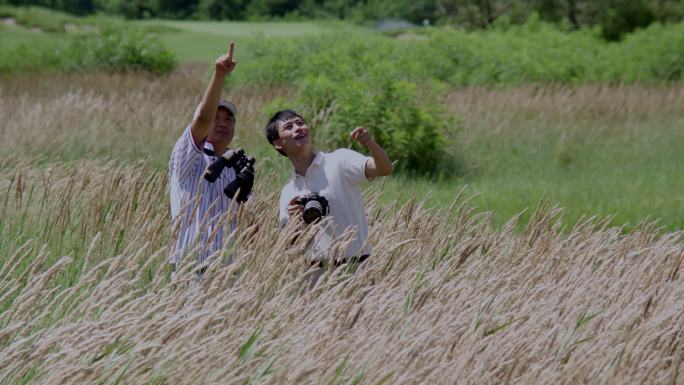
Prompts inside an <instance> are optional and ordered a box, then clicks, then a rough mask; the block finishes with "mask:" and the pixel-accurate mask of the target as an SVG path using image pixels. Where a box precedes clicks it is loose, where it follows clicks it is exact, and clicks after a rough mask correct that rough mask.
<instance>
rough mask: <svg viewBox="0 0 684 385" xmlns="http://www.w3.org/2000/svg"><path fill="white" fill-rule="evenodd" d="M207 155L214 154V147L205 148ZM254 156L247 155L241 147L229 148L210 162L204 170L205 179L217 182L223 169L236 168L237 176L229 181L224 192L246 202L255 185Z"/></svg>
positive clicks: (231, 197) (230, 196) (229, 196)
mask: <svg viewBox="0 0 684 385" xmlns="http://www.w3.org/2000/svg"><path fill="white" fill-rule="evenodd" d="M204 152H205V154H207V155H210V156H214V152H213V148H207V147H205V148H204ZM255 162H256V160H255V159H254V157H252V156H250V157H248V156H246V155H245V151H244V150H243V149H241V148H238V149H237V150H231V149H227V150H226V152H224V153H223V155H221V156H220V157H219V158H218V159H217V160H216V161H215V162H214V163H212V164H210V165H209V166H208V167H207V169H206V170H205V171H204V179H206V180H207V181H208V182H209V183H214V182H216V179H218V178H219V177H220V176H221V173H222V172H223V169H225V168H226V167H230V168H232V169H233V170H235V173H236V175H237V176H236V178H235V180H234V181H232V182H230V183H228V186H226V188H225V189H223V193H224V194H226V195H227V196H228V198H230V199H235V200H237V201H238V202H245V201H246V200H247V197H248V196H249V193H250V192H251V191H252V187H253V186H254V163H255Z"/></svg>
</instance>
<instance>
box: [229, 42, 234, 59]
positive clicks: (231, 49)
mask: <svg viewBox="0 0 684 385" xmlns="http://www.w3.org/2000/svg"><path fill="white" fill-rule="evenodd" d="M234 47H235V43H233V42H232V41H231V42H230V44H229V45H228V57H229V58H231V59H232V58H233V48H234Z"/></svg>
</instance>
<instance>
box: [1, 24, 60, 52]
mask: <svg viewBox="0 0 684 385" xmlns="http://www.w3.org/2000/svg"><path fill="white" fill-rule="evenodd" d="M0 36H2V38H0V46H2V47H6V48H11V47H15V46H17V45H19V44H27V45H33V44H61V43H63V42H66V41H67V40H68V39H69V37H68V36H67V35H65V34H55V33H46V32H36V31H32V30H31V29H29V28H25V27H22V26H20V25H6V24H0Z"/></svg>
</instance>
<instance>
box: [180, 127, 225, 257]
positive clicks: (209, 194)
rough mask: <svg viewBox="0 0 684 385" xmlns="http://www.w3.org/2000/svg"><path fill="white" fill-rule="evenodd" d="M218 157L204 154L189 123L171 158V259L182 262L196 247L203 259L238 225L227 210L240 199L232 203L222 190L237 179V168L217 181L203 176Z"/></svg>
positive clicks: (196, 253)
mask: <svg viewBox="0 0 684 385" xmlns="http://www.w3.org/2000/svg"><path fill="white" fill-rule="evenodd" d="M200 145H202V144H201V143H200ZM215 160H216V158H215V157H212V156H208V155H206V154H204V153H203V152H202V150H201V149H200V148H198V147H197V145H196V144H195V142H194V140H193V139H192V134H191V132H190V126H188V127H187V128H186V129H185V131H183V134H182V135H181V137H180V138H179V139H178V141H177V142H176V145H175V146H174V147H173V152H172V153H171V160H170V161H169V193H170V202H171V218H172V221H173V230H174V241H173V245H172V248H171V255H170V258H169V262H170V263H178V262H180V260H181V259H182V258H183V257H184V256H185V255H186V254H187V253H188V252H190V251H192V250H193V249H194V248H195V247H197V249H196V251H195V254H194V255H195V256H196V258H197V262H198V263H201V262H203V261H204V260H206V258H207V257H209V256H210V255H211V254H212V253H214V252H215V251H217V250H220V249H221V247H222V246H223V240H224V235H227V234H229V233H230V231H232V230H233V229H235V220H234V219H233V218H228V215H225V214H226V213H227V212H228V210H229V209H230V208H231V207H233V211H234V212H235V211H236V209H237V203H233V202H232V201H231V199H229V198H228V197H227V196H226V194H224V193H223V189H224V188H225V187H226V185H227V184H228V183H230V182H231V181H233V180H235V170H233V169H232V168H230V167H229V168H226V169H224V170H223V172H222V173H221V176H220V177H219V178H218V179H217V180H216V181H215V182H214V183H209V182H207V181H206V180H205V179H204V177H203V175H204V170H205V169H206V168H207V166H208V165H209V164H211V163H213V162H214V161H215ZM231 204H232V205H233V206H231ZM228 222H230V223H228ZM226 227H228V229H226ZM224 230H226V231H224Z"/></svg>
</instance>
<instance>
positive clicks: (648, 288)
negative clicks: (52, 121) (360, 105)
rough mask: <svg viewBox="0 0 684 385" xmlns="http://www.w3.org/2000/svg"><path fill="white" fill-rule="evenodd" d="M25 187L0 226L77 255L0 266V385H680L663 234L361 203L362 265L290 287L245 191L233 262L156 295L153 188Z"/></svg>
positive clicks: (162, 220) (258, 205)
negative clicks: (499, 223)
mask: <svg viewBox="0 0 684 385" xmlns="http://www.w3.org/2000/svg"><path fill="white" fill-rule="evenodd" d="M36 174H40V172H35V171H32V170H31V169H30V168H29V169H21V170H19V171H17V172H15V173H13V174H12V175H15V176H12V177H9V176H8V175H7V174H6V173H5V172H3V178H2V181H3V182H2V185H1V186H0V187H1V188H2V191H3V192H7V193H6V194H5V196H4V197H3V199H4V202H3V208H2V217H3V218H4V219H3V220H7V218H12V221H13V223H12V224H11V225H10V226H15V227H16V229H17V232H18V234H19V235H22V229H24V230H25V229H27V228H36V226H35V224H39V226H37V228H41V227H43V226H48V227H49V228H50V230H49V231H50V233H51V234H52V236H50V237H48V238H51V237H59V236H60V234H67V233H69V234H72V235H70V236H66V235H65V236H64V237H65V238H66V241H68V240H69V239H70V237H73V238H74V239H73V240H74V241H75V242H80V243H81V244H83V245H84V246H85V245H88V246H87V248H86V247H84V249H83V250H81V251H75V252H72V253H71V254H69V255H53V254H54V253H53V252H52V250H55V248H57V250H60V249H59V248H58V247H57V246H54V245H53V246H52V249H51V248H49V247H44V246H42V245H43V244H44V243H46V242H47V243H48V244H50V240H49V239H47V240H46V239H41V238H40V237H39V236H38V235H37V234H36V235H35V236H32V237H31V239H30V240H25V241H24V240H22V241H21V242H18V243H16V244H15V245H13V252H12V255H7V256H5V257H4V258H3V263H2V268H1V269H0V287H1V288H0V306H2V307H1V309H2V312H1V313H0V325H2V331H1V332H0V349H1V350H0V378H2V379H3V383H5V384H15V383H32V384H33V383H35V384H84V383H93V384H94V383H103V384H114V383H120V384H197V383H207V384H238V383H239V384H244V383H254V384H256V383H269V384H276V383H311V384H329V383H333V384H337V383H340V384H341V383H362V384H378V383H386V384H390V383H391V384H418V383H437V384H439V383H444V384H452V383H492V384H493V383H525V384H527V383H567V384H571V383H572V384H574V383H602V384H625V383H670V384H676V383H682V382H683V381H684V374H682V373H680V367H681V360H682V355H683V352H684V350H683V345H682V338H683V335H682V327H683V326H684V282H683V281H682V280H683V278H682V274H681V270H682V267H683V263H682V261H683V259H684V247H683V244H682V234H681V233H670V234H662V233H660V232H659V231H658V229H657V228H655V227H654V226H653V225H649V224H644V225H643V226H641V227H639V228H638V229H636V230H634V231H633V232H630V233H629V234H623V233H622V232H621V231H620V229H618V228H610V227H608V226H607V225H606V223H607V222H606V221H600V220H587V221H583V222H581V223H579V224H577V225H576V226H574V227H573V228H571V229H566V231H565V232H563V231H561V230H562V229H561V225H560V223H559V221H558V220H559V218H558V217H559V215H561V214H560V211H559V210H557V209H554V208H550V207H548V206H547V205H545V204H541V205H540V207H538V209H537V210H536V212H535V214H534V215H533V218H532V220H531V221H530V223H529V224H528V225H527V226H526V227H525V229H524V231H523V232H522V233H516V232H515V231H514V228H515V221H516V219H515V218H513V219H511V221H510V222H509V223H508V224H507V225H506V226H504V227H503V228H502V229H500V230H495V229H494V228H493V227H492V225H491V214H490V213H484V214H482V213H481V214H476V213H474V212H473V211H472V210H471V209H470V208H469V206H468V202H467V199H463V198H462V197H461V198H459V197H455V200H454V204H453V206H452V207H451V208H450V209H449V210H428V209H426V208H424V206H423V205H422V204H421V203H420V202H416V201H411V202H409V203H407V204H405V205H402V206H394V207H393V206H381V205H379V204H377V200H376V199H375V197H376V196H377V194H379V193H380V192H379V190H372V191H369V194H368V195H369V201H370V203H369V213H370V215H369V217H370V222H371V228H370V239H371V241H372V243H373V245H374V252H373V257H372V258H371V259H370V260H369V261H368V262H367V263H366V264H364V265H362V268H360V269H359V270H358V271H356V272H355V273H353V274H352V273H351V272H348V271H345V269H343V268H339V269H337V270H333V271H327V272H326V273H325V274H324V276H323V277H322V278H321V280H320V281H319V282H318V283H317V285H316V286H315V287H314V288H313V289H309V284H310V282H309V279H308V278H307V275H306V270H307V268H306V264H305V263H304V261H303V260H302V257H301V256H300V255H301V251H302V249H303V247H305V243H306V241H307V236H306V235H305V236H301V237H299V238H298V240H297V242H295V243H294V244H293V245H290V239H291V235H292V231H294V230H295V229H294V226H290V227H289V228H287V229H286V231H285V232H283V233H280V232H279V231H278V230H277V226H276V213H275V210H274V208H273V202H274V198H275V197H274V195H273V194H272V193H266V192H259V191H257V192H256V193H255V195H254V202H253V204H252V205H251V206H250V208H249V209H244V210H242V211H241V212H240V213H239V215H240V216H241V217H240V226H239V229H238V230H237V231H236V233H235V234H234V236H233V237H232V240H231V241H230V242H229V243H228V244H227V245H226V248H225V250H223V253H230V254H232V255H233V256H234V260H235V261H234V263H233V264H231V265H228V266H225V265H223V264H221V263H215V264H213V265H211V266H210V269H209V271H208V272H207V273H206V275H205V276H204V278H203V279H202V280H201V281H199V282H197V280H196V279H195V277H194V274H193V272H192V266H191V265H190V264H188V263H186V264H184V265H183V268H182V269H181V272H180V275H179V277H177V279H175V280H174V281H171V282H168V280H167V274H166V273H167V272H166V266H165V264H164V260H165V258H166V256H167V251H168V250H167V246H166V245H167V244H168V239H169V237H170V231H169V230H168V227H169V226H170V224H169V220H168V217H167V215H166V212H165V209H164V207H165V206H166V204H167V202H166V197H165V195H164V194H161V191H160V190H163V187H160V186H163V185H164V182H165V181H164V179H165V176H164V175H163V174H160V173H156V174H155V173H153V172H152V171H151V170H150V168H149V167H145V166H144V165H138V166H130V167H129V168H126V169H122V168H121V167H120V166H116V165H113V164H88V165H87V166H84V164H80V166H79V167H73V166H70V165H67V166H54V167H53V169H52V170H51V171H50V172H49V173H48V172H44V173H43V175H36ZM19 175H21V177H19ZM112 176H114V177H112ZM8 180H10V182H9V183H8V182H7V181H8ZM20 180H21V182H19V181H20ZM68 181H71V183H69V182H68ZM75 181H83V182H82V183H81V184H79V183H74V182H75ZM85 181H87V182H85ZM67 185H70V186H72V187H71V189H69V188H68V187H66V186H67ZM376 188H378V189H381V188H382V187H381V186H380V185H378V186H376ZM48 189H50V191H49V192H48V191H46V190H48ZM65 189H66V191H69V192H68V193H67V192H65ZM265 191H268V189H266V190H265ZM42 200H44V201H45V207H44V209H42V210H37V209H35V207H34V206H33V205H32V204H31V203H27V202H35V203H38V202H40V201H42ZM110 204H111V207H110V209H109V210H102V209H101V208H98V207H99V206H102V205H110ZM103 212H107V213H108V214H107V218H106V219H105V220H101V218H102V217H101V215H102V213H103ZM21 213H25V215H24V214H21ZM45 213H49V214H47V215H46V214H45ZM27 221H32V222H34V225H31V226H29V225H27V224H26V222H27ZM15 227H13V228H15ZM78 231H81V232H82V234H83V236H82V237H81V235H77V234H76V233H78ZM120 231H124V241H123V246H122V247H121V248H120V251H119V252H116V253H114V252H112V250H113V249H114V248H115V247H116V246H115V243H116V239H113V238H116V234H118V233H120ZM6 241H7V240H3V242H6ZM103 244H104V247H102V246H101V245H103ZM224 255H225V254H224ZM219 259H220V258H219Z"/></svg>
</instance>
